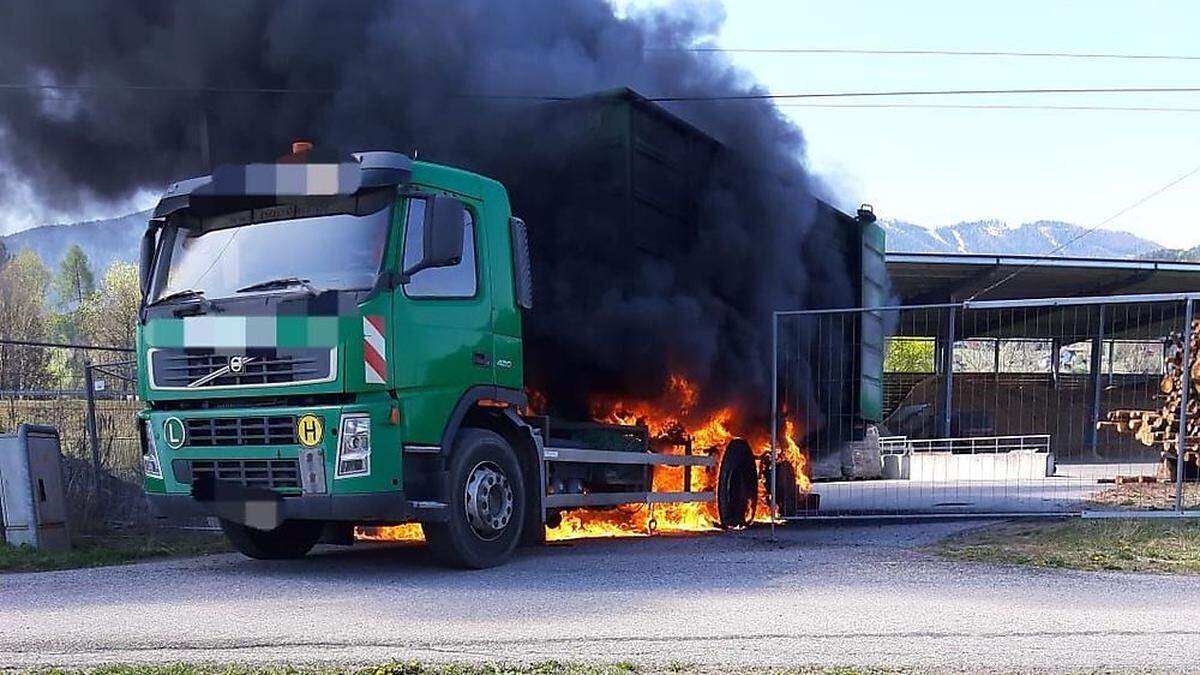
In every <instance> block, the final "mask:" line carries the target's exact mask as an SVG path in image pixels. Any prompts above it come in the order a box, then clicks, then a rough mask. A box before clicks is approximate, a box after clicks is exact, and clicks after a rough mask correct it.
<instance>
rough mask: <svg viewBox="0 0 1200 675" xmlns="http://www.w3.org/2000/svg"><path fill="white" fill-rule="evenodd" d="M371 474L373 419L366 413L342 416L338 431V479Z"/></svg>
mask: <svg viewBox="0 0 1200 675" xmlns="http://www.w3.org/2000/svg"><path fill="white" fill-rule="evenodd" d="M368 473H371V418H370V417H369V416H368V415H366V414H365V413H355V414H353V415H342V425H341V429H340V430H339V431H338V453H337V472H336V473H335V474H334V476H335V477H336V478H342V477H345V476H362V475H365V474H368Z"/></svg>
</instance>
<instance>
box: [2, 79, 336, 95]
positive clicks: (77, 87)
mask: <svg viewBox="0 0 1200 675" xmlns="http://www.w3.org/2000/svg"><path fill="white" fill-rule="evenodd" d="M39 90H40V91H141V92H152V93H156V94H300V95H312V94H335V93H337V90H336V89H309V88H293V87H188V86H183V85H158V84H29V83H26V82H0V91H39Z"/></svg>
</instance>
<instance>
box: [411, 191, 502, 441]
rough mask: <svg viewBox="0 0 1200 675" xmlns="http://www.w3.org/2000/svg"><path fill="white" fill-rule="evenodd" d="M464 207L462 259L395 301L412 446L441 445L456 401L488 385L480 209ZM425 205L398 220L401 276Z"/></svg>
mask: <svg viewBox="0 0 1200 675" xmlns="http://www.w3.org/2000/svg"><path fill="white" fill-rule="evenodd" d="M461 201H462V202H463V203H464V204H465V205H466V207H467V216H466V217H465V218H464V222H463V230H464V232H463V252H462V259H461V260H460V261H459V263H458V264H457V265H454V266H451V267H438V268H430V269H425V270H421V271H420V272H417V273H415V274H413V275H412V278H411V279H410V280H409V281H408V283H407V284H404V285H402V286H401V287H400V289H399V291H398V292H397V293H395V295H394V298H395V300H394V302H395V305H394V317H395V322H396V326H395V333H396V336H397V339H396V340H394V341H392V342H393V344H394V345H395V347H394V352H393V355H392V358H394V359H395V363H396V386H397V390H398V392H397V393H398V394H400V395H401V396H404V398H405V415H406V418H407V419H406V426H407V428H408V436H409V438H407V439H406V440H408V441H409V442H418V443H436V442H438V441H440V440H441V434H442V425H443V424H444V422H445V420H446V418H447V417H448V416H449V414H450V411H451V410H453V408H454V405H455V404H456V403H458V399H459V397H460V396H461V395H462V394H463V392H464V391H466V390H467V389H468V388H469V387H471V386H474V385H491V384H494V383H495V371H494V367H495V357H494V355H493V353H492V326H491V318H492V294H491V289H490V288H489V278H490V275H488V274H486V273H485V271H486V270H487V269H488V251H487V247H486V237H484V236H483V233H482V231H481V230H482V227H480V226H479V223H480V213H481V209H480V206H481V205H480V204H479V203H477V202H473V201H472V200H469V199H462V200H461ZM426 206H427V202H426V200H424V199H420V198H412V199H409V200H408V201H407V203H406V207H405V209H406V210H405V214H404V216H405V217H404V236H403V242H404V244H403V253H402V259H401V265H400V269H401V270H404V269H408V268H409V267H411V266H412V265H413V264H415V263H416V262H417V261H418V260H420V259H421V242H422V238H423V236H424V226H425V214H426Z"/></svg>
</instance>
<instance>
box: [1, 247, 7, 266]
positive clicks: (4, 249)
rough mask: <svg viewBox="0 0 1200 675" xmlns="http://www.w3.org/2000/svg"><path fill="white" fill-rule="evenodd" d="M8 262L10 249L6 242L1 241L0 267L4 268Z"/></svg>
mask: <svg viewBox="0 0 1200 675" xmlns="http://www.w3.org/2000/svg"><path fill="white" fill-rule="evenodd" d="M6 262H8V247H6V246H5V245H4V242H2V241H0V267H4V263H6Z"/></svg>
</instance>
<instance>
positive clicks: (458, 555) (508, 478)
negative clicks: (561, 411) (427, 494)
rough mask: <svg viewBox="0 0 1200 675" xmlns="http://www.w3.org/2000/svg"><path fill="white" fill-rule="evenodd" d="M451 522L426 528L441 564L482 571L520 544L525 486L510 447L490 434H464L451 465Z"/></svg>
mask: <svg viewBox="0 0 1200 675" xmlns="http://www.w3.org/2000/svg"><path fill="white" fill-rule="evenodd" d="M449 473H450V495H449V502H450V503H449V505H448V509H449V514H450V515H449V520H447V521H446V522H444V523H423V524H422V525H421V528H422V529H423V530H424V531H425V540H426V541H427V542H428V543H429V548H430V550H432V551H433V554H434V555H435V556H436V557H437V558H438V559H439V560H440V561H442V562H443V563H445V564H447V565H452V566H454V567H467V568H471V569H482V568H485V567H494V566H495V565H499V564H501V563H503V562H504V561H505V560H507V559H508V557H509V556H510V555H512V552H513V549H514V548H516V545H517V542H518V541H519V540H520V539H521V531H522V529H523V520H524V517H523V514H524V513H525V483H524V481H523V480H522V475H521V468H520V464H519V463H518V462H517V456H516V453H514V452H513V449H512V447H511V446H509V444H508V441H506V440H504V438H503V437H502V436H500V435H499V434H497V433H494V432H491V431H488V430H486V429H463V430H462V431H461V432H460V433H459V435H458V437H457V438H456V439H455V441H454V451H453V455H452V456H451V459H450V472H449Z"/></svg>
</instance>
